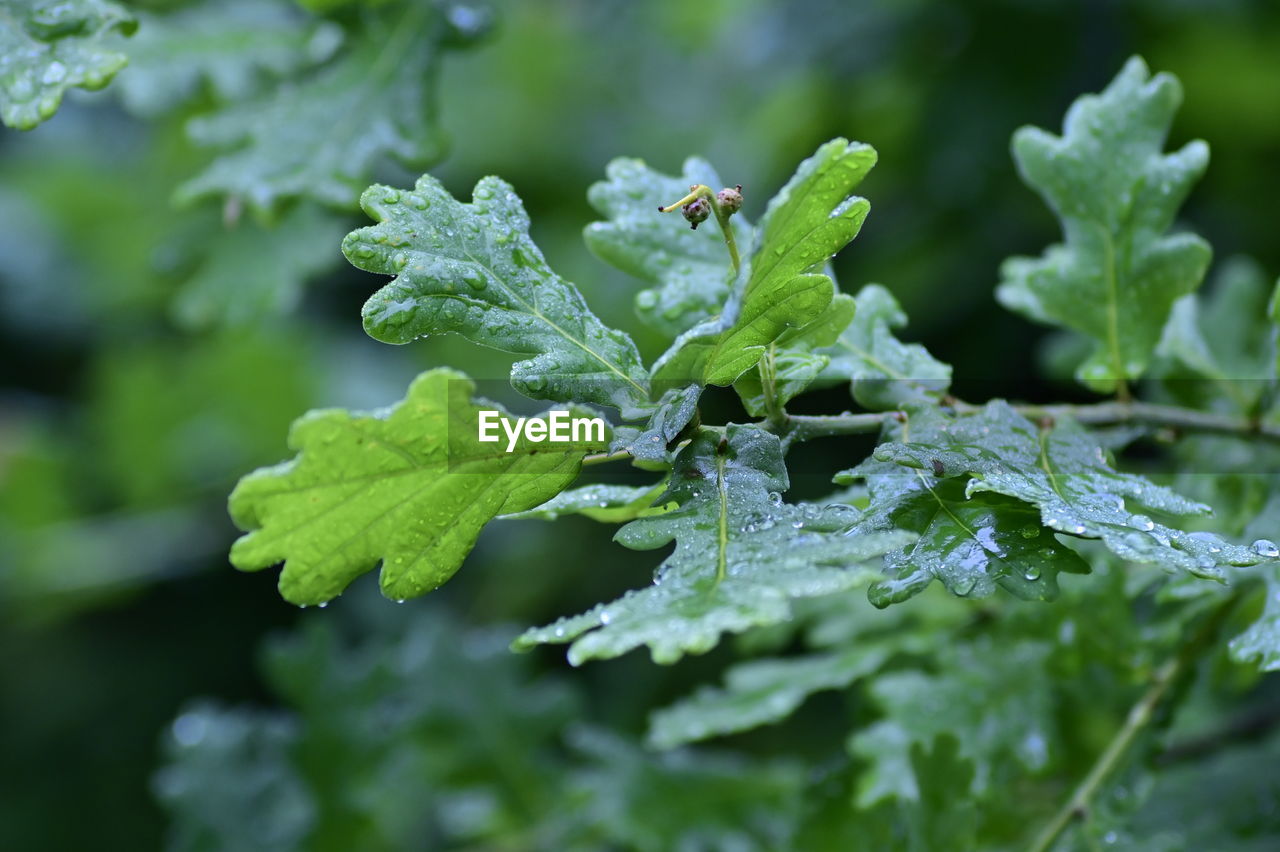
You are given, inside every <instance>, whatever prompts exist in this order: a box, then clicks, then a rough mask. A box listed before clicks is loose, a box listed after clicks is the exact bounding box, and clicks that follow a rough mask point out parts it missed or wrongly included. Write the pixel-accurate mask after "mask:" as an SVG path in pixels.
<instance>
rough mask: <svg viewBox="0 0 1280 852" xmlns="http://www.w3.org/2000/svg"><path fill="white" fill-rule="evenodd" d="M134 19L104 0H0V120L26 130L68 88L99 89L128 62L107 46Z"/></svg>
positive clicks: (58, 101)
mask: <svg viewBox="0 0 1280 852" xmlns="http://www.w3.org/2000/svg"><path fill="white" fill-rule="evenodd" d="M137 26H138V24H137V21H135V20H134V18H133V16H132V15H130V14H129V12H128V11H127V10H126V9H125V8H124V7H122V6H120V5H118V4H116V3H110V2H107V0H0V120H3V121H4V123H5V124H7V125H8V126H10V127H16V128H18V129H19V130H30V129H31V128H33V127H35V126H36V125H38V124H40V123H41V122H43V121H48V120H49V119H50V118H52V117H53V114H54V113H55V112H57V110H58V107H59V105H61V103H62V96H63V95H64V94H65V93H66V91H67V90H68V89H70V88H73V87H79V88H82V89H101V88H102V87H103V86H105V85H107V83H109V82H111V78H112V77H114V76H115V75H116V72H118V71H119V70H120V69H121V68H123V67H124V66H125V63H126V62H128V57H126V56H125V55H124V54H123V53H120V52H119V51H117V50H115V49H114V47H113V46H112V45H110V44H109V39H110V36H111V34H113V33H116V32H120V33H123V34H125V35H130V34H132V33H133V31H134V30H135V29H137Z"/></svg>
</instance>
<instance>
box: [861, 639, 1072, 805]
mask: <svg viewBox="0 0 1280 852" xmlns="http://www.w3.org/2000/svg"><path fill="white" fill-rule="evenodd" d="M1050 651H1051V646H1050V645H1048V644H1047V643H1043V642H1036V641H1027V640H1025V639H1023V640H1022V641H1020V642H1017V643H997V642H996V641H994V640H993V638H992V637H991V636H990V635H984V636H982V637H980V638H978V639H976V640H974V641H972V642H965V643H962V644H958V645H957V644H952V645H943V646H941V647H940V649H939V652H938V653H937V654H936V655H935V658H936V660H937V664H938V672H937V673H936V674H927V673H925V672H921V671H913V670H907V671H898V672H891V673H888V674H882V675H880V676H879V677H877V678H876V679H875V680H873V681H872V682H871V685H870V692H871V694H872V696H873V697H874V698H875V701H876V703H877V704H879V705H880V708H881V709H882V710H883V711H884V714H885V718H884V719H883V720H881V721H879V722H876V723H875V724H873V725H870V726H869V727H867V728H864V729H863V730H861V731H858V732H857V733H855V734H854V735H853V736H852V737H851V738H850V740H849V748H850V750H851V751H852V752H853V754H855V755H856V756H858V757H861V758H864V759H866V760H868V761H869V762H870V764H871V766H870V768H869V769H868V770H867V772H866V773H865V774H864V776H863V777H862V779H861V780H860V782H859V788H858V792H857V802H858V805H859V806H860V807H869V806H870V805H873V804H875V803H876V802H878V801H880V800H881V799H884V798H887V797H889V796H898V797H900V798H905V799H919V798H920V789H921V785H922V784H927V783H928V780H929V779H928V778H927V777H921V776H917V775H916V773H915V769H914V767H913V761H912V758H911V751H912V745H913V744H920V745H928V744H930V743H932V742H933V741H934V739H935V738H937V737H939V736H944V735H948V734H953V733H955V732H963V733H964V736H963V737H961V739H960V754H961V755H962V756H963V757H965V758H967V759H969V760H972V761H973V763H974V768H975V772H974V774H973V775H972V776H971V777H972V779H973V781H972V788H971V789H972V792H974V793H981V792H982V791H984V790H986V789H987V788H989V787H990V786H992V785H1003V784H1004V783H1007V782H1008V780H1009V779H1010V778H1011V777H1015V776H1024V775H1025V773H1026V772H1027V771H1030V772H1037V771H1040V770H1043V769H1044V768H1045V767H1046V766H1047V765H1048V763H1049V761H1050V758H1051V756H1052V755H1051V754H1050V752H1049V750H1048V749H1049V747H1050V744H1051V743H1054V742H1056V741H1057V739H1058V738H1057V735H1056V722H1055V717H1054V708H1055V705H1056V701H1055V698H1056V696H1055V693H1054V689H1053V680H1052V675H1051V673H1050V671H1049V670H1048V669H1047V662H1048V657H1049V654H1050ZM1014 761H1016V762H1017V764H1019V766H1017V767H1015V766H1014V765H1012V764H1013V762H1014ZM969 792H970V790H969V789H959V790H953V791H952V795H953V796H958V797H964V796H965V795H966V794H967V793H969Z"/></svg>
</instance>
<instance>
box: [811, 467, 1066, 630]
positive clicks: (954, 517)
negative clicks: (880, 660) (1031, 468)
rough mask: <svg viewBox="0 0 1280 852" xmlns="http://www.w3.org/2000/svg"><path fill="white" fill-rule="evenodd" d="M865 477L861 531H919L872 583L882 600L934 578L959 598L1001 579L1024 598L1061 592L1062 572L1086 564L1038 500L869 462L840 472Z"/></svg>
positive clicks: (899, 597) (875, 599)
mask: <svg viewBox="0 0 1280 852" xmlns="http://www.w3.org/2000/svg"><path fill="white" fill-rule="evenodd" d="M855 477H859V478H865V479H866V481H867V487H868V491H869V493H870V498H871V505H870V507H869V508H868V510H867V512H866V514H865V515H864V516H863V518H862V519H861V520H859V521H858V524H857V526H856V527H855V530H857V531H858V532H865V533H871V532H876V531H883V530H892V529H905V530H910V531H911V532H914V533H917V534H919V536H920V538H919V539H918V540H917V541H915V542H914V543H912V544H909V545H907V546H906V547H904V548H902V549H901V550H896V551H894V552H893V553H890V554H889V555H888V556H886V557H885V569H886V572H887V573H888V574H889V579H886V580H882V581H880V582H878V583H876V584H875V585H873V586H872V587H871V588H870V589H868V595H869V596H870V598H871V602H872V603H874V604H875V605H876V606H880V607H883V606H888V605H889V604H894V603H899V602H901V601H904V600H906V599H908V598H910V597H913V596H915V595H917V594H919V593H920V592H921V591H923V590H924V588H925V587H926V586H928V585H929V583H931V582H933V580H934V579H935V578H936V579H938V580H941V581H942V584H943V585H945V586H946V587H947V590H948V591H950V592H951V593H952V594H955V595H959V596H961V597H968V596H972V597H975V598H977V597H986V596H988V595H990V594H991V593H992V592H993V591H995V588H996V586H1000V587H1001V588H1003V589H1004V590H1005V591H1007V592H1009V593H1011V594H1013V595H1015V596H1017V597H1020V598H1023V599H1026V600H1053V599H1054V598H1056V597H1057V596H1058V573H1059V572H1062V571H1067V572H1070V573H1074V574H1080V573H1085V572H1087V571H1088V566H1087V565H1086V564H1085V562H1084V561H1083V560H1082V559H1081V558H1080V557H1079V556H1078V555H1076V553H1075V551H1073V550H1071V549H1070V548H1068V547H1065V546H1063V545H1062V544H1060V543H1059V542H1058V541H1057V539H1056V538H1054V535H1053V530H1050V529H1046V528H1044V527H1043V526H1041V525H1040V514H1039V512H1038V511H1037V510H1036V508H1035V507H1034V506H1031V505H1028V504H1027V503H1023V502H1022V501H1020V500H1013V499H1010V498H1007V497H1002V496H1000V495H995V494H966V492H965V488H964V486H963V485H962V484H961V482H960V480H958V479H955V478H950V479H942V478H939V477H937V476H936V475H934V473H933V471H929V472H925V471H922V470H913V471H910V472H907V473H904V472H903V469H902V467H901V466H900V465H896V464H892V463H889V462H880V461H867V462H865V463H863V464H862V465H860V466H859V467H857V468H854V469H853V470H852V471H846V472H845V473H842V474H840V475H839V476H837V478H836V481H837V482H850V481H852V480H853V478H855Z"/></svg>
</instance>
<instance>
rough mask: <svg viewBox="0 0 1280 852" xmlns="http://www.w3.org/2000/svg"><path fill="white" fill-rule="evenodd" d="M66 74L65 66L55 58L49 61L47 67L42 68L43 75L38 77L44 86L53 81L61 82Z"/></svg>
mask: <svg viewBox="0 0 1280 852" xmlns="http://www.w3.org/2000/svg"><path fill="white" fill-rule="evenodd" d="M66 76H67V66H65V65H63V64H62V63H61V62H58V61H57V60H55V61H53V62H50V63H49V67H48V68H46V69H44V75H43V76H42V77H41V78H40V82H41V83H44V84H45V85H46V86H49V85H53V84H54V83H61V82H62V81H63V80H64V79H66Z"/></svg>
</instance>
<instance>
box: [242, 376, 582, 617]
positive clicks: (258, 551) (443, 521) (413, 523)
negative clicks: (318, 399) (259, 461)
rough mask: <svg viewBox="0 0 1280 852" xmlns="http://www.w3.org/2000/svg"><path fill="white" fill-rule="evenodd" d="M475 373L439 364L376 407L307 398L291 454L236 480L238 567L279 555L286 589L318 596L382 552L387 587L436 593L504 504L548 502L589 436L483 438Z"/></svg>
mask: <svg viewBox="0 0 1280 852" xmlns="http://www.w3.org/2000/svg"><path fill="white" fill-rule="evenodd" d="M473 389H474V385H473V384H472V383H471V381H470V380H468V379H467V378H466V377H464V376H462V375H461V374H460V373H455V372H453V371H450V370H431V371H429V372H426V373H423V374H422V375H421V376H419V377H418V378H417V380H415V381H414V383H413V385H412V386H410V388H409V393H408V395H407V396H406V397H405V399H404V401H403V402H400V403H398V404H396V405H394V406H392V407H391V408H389V409H385V410H382V411H378V412H373V413H352V412H348V411H343V410H340V409H329V410H323V411H313V412H311V413H309V414H307V415H305V416H304V417H302V418H300V419H299V420H298V421H297V422H296V423H294V425H293V429H292V430H291V431H290V434H289V446H290V447H291V448H292V449H294V450H297V451H298V452H299V456H298V457H297V458H295V459H294V460H293V461H289V462H285V463H283V464H280V465H276V466H275V467H269V468H263V469H261V470H258V471H256V472H254V473H251V474H249V475H248V476H246V477H245V478H244V479H242V480H241V481H240V484H239V485H238V486H236V489H235V491H234V492H233V493H232V495H231V500H230V509H231V516H232V518H233V519H234V520H235V522H236V524H237V525H238V526H239V527H240V528H241V529H244V530H248V531H250V532H249V534H248V535H245V536H243V537H242V538H240V539H239V540H238V541H237V542H236V543H235V546H234V547H233V548H232V550H231V561H232V563H233V564H234V565H235V566H236V567H237V568H239V569H241V570H245V571H253V570H258V569H261V568H266V567H268V566H270V565H273V564H275V563H278V562H280V561H284V571H283V572H282V573H281V575H280V592H281V594H282V595H283V596H284V597H285V598H286V599H287V600H290V601H292V602H294V603H297V604H302V605H306V604H316V603H323V602H325V601H327V600H330V599H331V598H334V597H336V596H337V595H339V594H341V592H342V590H343V589H344V588H346V586H347V584H349V583H350V582H351V581H352V580H354V579H355V578H356V577H358V576H359V575H361V574H363V573H365V572H367V571H369V570H370V569H371V568H373V567H374V565H375V563H377V561H378V560H379V559H381V560H382V574H381V584H382V591H383V594H385V595H386V596H387V597H390V598H395V599H399V600H403V599H404V598H408V597H413V596H416V595H421V594H423V593H425V592H429V591H431V590H433V589H435V588H437V587H438V586H440V584H442V583H443V582H445V581H446V580H448V579H449V578H450V577H452V576H453V574H454V573H455V572H456V571H457V570H458V568H459V566H461V564H462V561H463V559H465V558H466V556H467V554H468V553H469V552H470V551H471V548H472V547H473V546H474V545H475V541H476V537H477V536H478V535H479V534H480V530H481V528H482V527H483V526H484V525H485V524H486V523H488V522H489V521H490V520H492V519H493V518H494V517H496V516H497V515H502V514H510V513H512V512H521V511H524V510H525V509H531V508H533V507H535V506H538V505H541V504H542V503H545V502H546V501H547V500H548V499H549V498H550V497H552V496H554V495H555V494H558V493H559V492H560V491H562V490H564V488H565V487H566V486H568V485H569V483H571V482H572V481H573V480H574V478H575V477H576V476H577V474H578V469H579V467H580V465H581V462H582V458H583V456H585V455H586V454H587V452H589V451H590V449H591V448H589V447H584V446H582V445H580V444H568V443H562V444H551V443H534V442H531V441H530V440H529V439H528V438H522V439H521V440H520V442H519V443H518V444H517V445H516V446H515V448H514V451H512V452H503V451H502V445H500V444H493V445H489V444H480V443H478V442H477V441H476V439H475V438H474V437H473V436H475V435H477V432H478V429H477V424H478V417H479V411H480V410H482V409H487V410H496V411H501V409H499V408H498V407H497V406H495V405H491V404H489V403H485V402H472V401H471V393H472V391H473Z"/></svg>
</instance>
